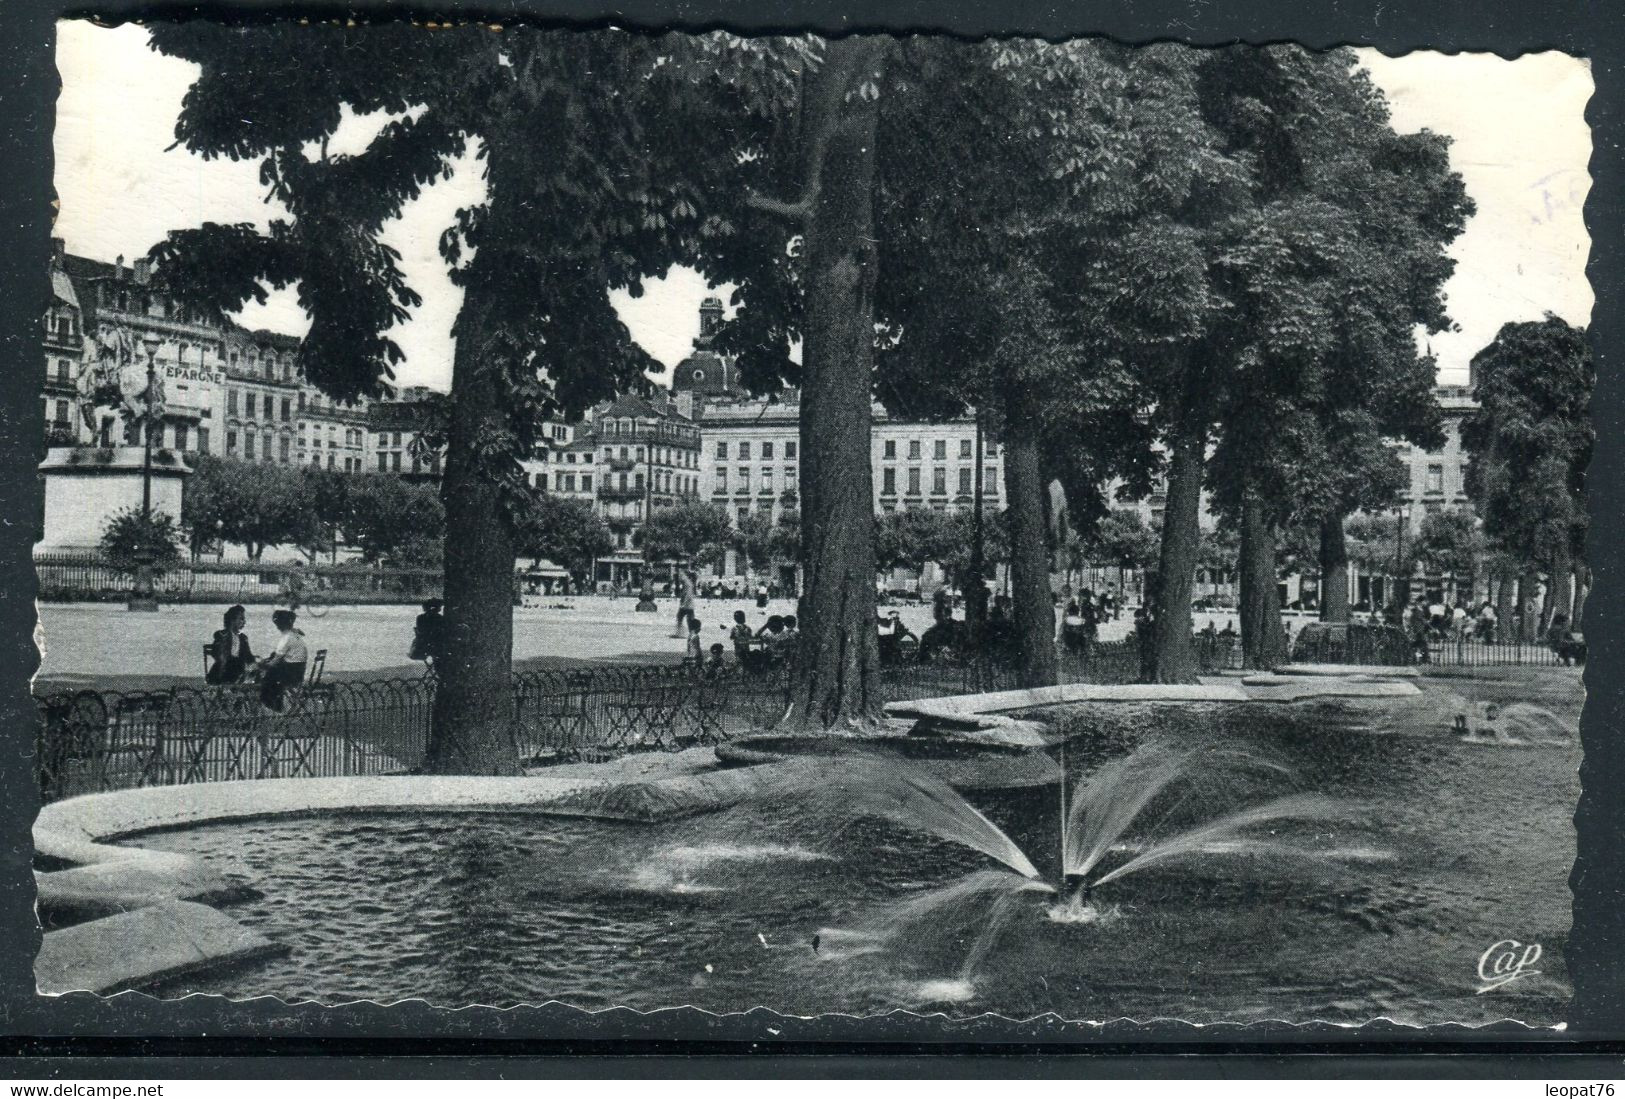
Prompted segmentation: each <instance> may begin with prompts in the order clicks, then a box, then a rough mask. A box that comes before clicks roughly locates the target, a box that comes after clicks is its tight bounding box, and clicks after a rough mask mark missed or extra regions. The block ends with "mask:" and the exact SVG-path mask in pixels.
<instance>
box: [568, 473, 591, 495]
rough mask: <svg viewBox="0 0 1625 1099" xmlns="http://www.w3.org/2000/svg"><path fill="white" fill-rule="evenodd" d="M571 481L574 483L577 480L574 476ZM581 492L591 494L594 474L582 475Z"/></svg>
mask: <svg viewBox="0 0 1625 1099" xmlns="http://www.w3.org/2000/svg"><path fill="white" fill-rule="evenodd" d="M570 480H571V481H574V480H575V478H574V477H573V476H572V477H571V478H570ZM571 487H572V489H573V488H574V486H573V485H572V486H571ZM581 491H582V492H591V491H592V474H590V473H583V474H582V475H581Z"/></svg>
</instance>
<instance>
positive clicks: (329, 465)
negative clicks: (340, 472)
mask: <svg viewBox="0 0 1625 1099" xmlns="http://www.w3.org/2000/svg"><path fill="white" fill-rule="evenodd" d="M327 468H328V469H332V468H333V455H331V454H329V455H328V456H327ZM344 468H346V469H348V468H350V467H349V460H348V459H346V460H345V467H344Z"/></svg>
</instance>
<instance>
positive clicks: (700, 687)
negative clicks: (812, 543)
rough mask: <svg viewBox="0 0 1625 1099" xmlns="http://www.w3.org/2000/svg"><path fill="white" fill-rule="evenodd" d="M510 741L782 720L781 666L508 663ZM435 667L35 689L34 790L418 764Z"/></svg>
mask: <svg viewBox="0 0 1625 1099" xmlns="http://www.w3.org/2000/svg"><path fill="white" fill-rule="evenodd" d="M1131 655H1132V656H1133V660H1132V671H1137V669H1138V657H1137V654H1134V653H1132V652H1131V647H1130V646H1128V645H1126V644H1125V643H1121V642H1119V643H1116V644H1110V645H1099V646H1095V647H1094V649H1093V651H1092V652H1091V653H1090V654H1089V658H1088V659H1087V660H1085V659H1081V658H1076V657H1072V656H1068V657H1067V658H1066V659H1064V660H1063V663H1062V668H1061V672H1062V680H1063V681H1065V682H1075V681H1083V680H1091V681H1099V682H1121V681H1124V680H1125V679H1131V678H1133V675H1132V674H1131V661H1130V660H1129V659H1128V658H1129V657H1130V656H1131ZM1020 678H1021V677H1020V675H1019V670H1018V669H1017V668H1016V667H1015V666H1014V665H1013V664H1011V663H1009V662H1002V661H991V660H976V661H971V662H966V663H947V662H942V663H919V662H914V661H910V662H904V663H900V664H896V665H890V666H886V667H883V668H882V669H881V675H880V690H881V700H882V701H883V702H896V701H904V700H907V699H913V698H927V697H933V696H942V695H957V694H970V693H979V692H983V691H997V690H1008V689H1012V688H1015V687H1018V686H1020V685H1021V684H1020ZM511 683H512V701H513V723H512V728H513V730H514V738H515V747H516V748H517V750H518V753H519V756H520V759H521V760H523V761H524V762H525V763H526V764H527V765H531V766H537V765H544V764H548V763H554V762H566V761H571V760H600V759H607V758H612V757H614V756H618V755H621V754H625V753H628V752H635V751H654V750H668V751H670V750H677V749H681V748H685V747H690V746H693V745H701V744H715V743H719V742H721V741H724V740H728V739H731V738H733V737H737V736H740V735H743V734H745V733H748V732H750V731H752V730H757V729H762V728H765V727H767V726H769V725H771V724H773V723H774V722H776V721H777V720H778V719H779V718H781V717H782V716H783V715H784V712H785V710H786V708H787V706H788V705H789V701H790V691H791V674H790V670H789V669H788V668H787V667H784V666H782V665H781V666H775V667H769V668H766V669H763V670H760V671H754V672H745V671H743V670H742V669H740V668H737V667H735V666H731V665H730V666H727V667H724V668H720V669H715V670H705V671H696V670H695V669H693V668H691V667H685V666H682V665H664V666H652V667H645V666H628V667H613V666H609V667H598V668H592V669H584V670H580V671H528V672H516V673H515V674H514V675H513V677H512V680H511ZM434 692H435V680H434V678H433V677H432V676H423V677H417V678H404V679H375V680H342V681H337V682H332V681H329V682H323V683H319V684H308V685H305V686H304V687H302V688H297V689H294V690H290V691H289V693H288V696H287V705H286V708H285V710H284V711H283V712H281V713H272V712H270V711H268V710H266V709H265V708H264V707H263V706H261V705H260V701H259V696H258V693H257V690H256V689H255V688H253V687H252V686H250V685H236V686H219V687H214V686H203V687H191V686H187V687H173V688H168V689H165V690H149V691H94V690H77V691H61V692H56V693H50V694H43V695H39V696H37V697H36V698H35V703H36V706H37V708H38V711H39V716H40V719H41V720H40V722H39V725H38V732H37V735H36V745H35V755H34V769H35V775H36V778H37V780H38V783H39V789H40V793H41V796H42V797H43V798H44V799H45V800H47V801H53V800H57V799H60V798H64V797H70V796H73V795H75V794H84V793H94V792H98V791H103V790H115V789H124V788H128V787H135V786H154V785H175V784H184V783H192V782H222V781H230V780H234V779H254V778H272V777H282V778H293V777H332V776H344V775H372V774H388V773H399V772H409V771H412V770H415V769H418V768H419V767H421V765H422V763H423V758H424V754H425V752H426V750H427V748H428V741H429V723H430V715H431V712H432V710H433V705H434Z"/></svg>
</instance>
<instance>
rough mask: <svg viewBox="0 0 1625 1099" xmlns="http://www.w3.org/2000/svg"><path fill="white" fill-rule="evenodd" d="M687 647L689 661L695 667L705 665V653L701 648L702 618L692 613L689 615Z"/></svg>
mask: <svg viewBox="0 0 1625 1099" xmlns="http://www.w3.org/2000/svg"><path fill="white" fill-rule="evenodd" d="M686 649H687V660H688V662H689V663H691V664H693V665H694V667H695V668H701V667H703V666H704V664H705V655H704V652H703V650H702V649H701V648H700V620H699V619H698V618H695V617H694V615H693V614H692V613H690V614H689V616H688V644H687V646H686Z"/></svg>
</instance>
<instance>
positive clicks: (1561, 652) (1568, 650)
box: [1546, 614, 1586, 665]
mask: <svg viewBox="0 0 1625 1099" xmlns="http://www.w3.org/2000/svg"><path fill="white" fill-rule="evenodd" d="M1546 641H1547V644H1549V645H1550V646H1551V649H1552V652H1553V653H1555V654H1556V656H1557V658H1558V659H1559V660H1561V661H1562V662H1563V663H1564V665H1569V664H1576V663H1578V664H1584V663H1585V660H1586V643H1585V639H1584V638H1582V637H1580V636H1579V635H1578V634H1575V633H1573V632H1572V631H1570V629H1569V616H1568V615H1566V614H1554V615H1552V624H1551V625H1550V626H1548V627H1547V628H1546Z"/></svg>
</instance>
